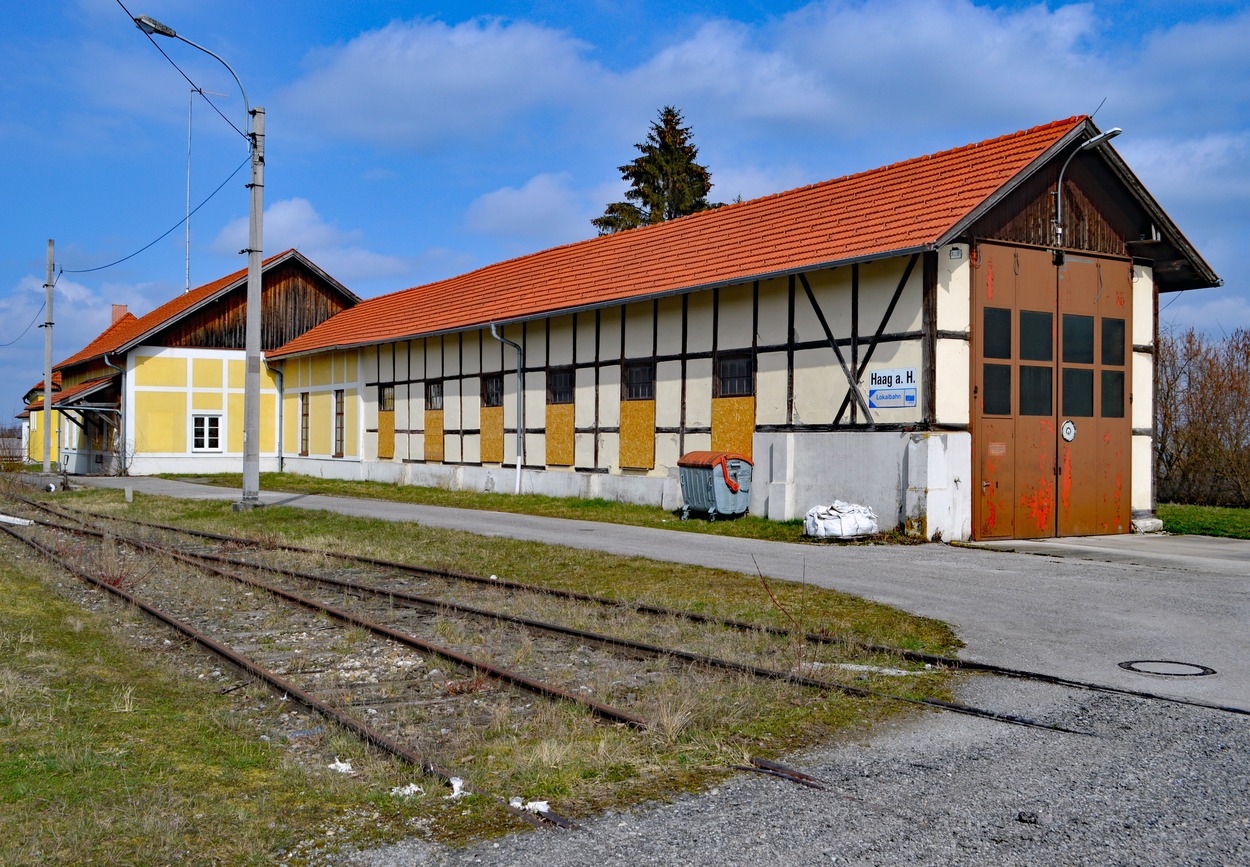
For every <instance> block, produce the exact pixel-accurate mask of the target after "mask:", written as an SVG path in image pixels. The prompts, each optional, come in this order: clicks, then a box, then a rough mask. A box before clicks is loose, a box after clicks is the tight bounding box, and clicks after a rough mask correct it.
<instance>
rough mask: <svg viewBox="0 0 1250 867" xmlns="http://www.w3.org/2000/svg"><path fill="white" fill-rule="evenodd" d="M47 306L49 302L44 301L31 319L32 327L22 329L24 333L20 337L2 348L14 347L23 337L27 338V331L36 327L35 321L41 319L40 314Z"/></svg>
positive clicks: (2, 345)
mask: <svg viewBox="0 0 1250 867" xmlns="http://www.w3.org/2000/svg"><path fill="white" fill-rule="evenodd" d="M47 305H48V302H47V301H44V302H43V303H42V304H40V305H39V309H38V310H36V311H35V315H34V316H33V317H31V320H30V325H27V326H26V327H25V328H23V329H22V333H21V334H19V335H17V337H14V338H13V339H12V340H10V341H9V342H8V343H0V347H5V346H12V345H13V344H14V343H17V342H18V341H19V340H21V339H22V338H23V337H25V336H26V332H27V331H30V329H31V328H32V327H33V326H34V324H35V320H37V319H38V318H39V314H40V313H42V312H43V308H44V307H46V306H47Z"/></svg>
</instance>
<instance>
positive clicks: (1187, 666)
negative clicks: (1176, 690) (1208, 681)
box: [1120, 659, 1215, 677]
mask: <svg viewBox="0 0 1250 867" xmlns="http://www.w3.org/2000/svg"><path fill="white" fill-rule="evenodd" d="M1120 668H1123V669H1124V670H1126V671H1134V672H1137V673H1138V674H1156V675H1161V676H1163V677H1205V676H1206V675H1208V674H1215V669H1214V668H1208V667H1207V666H1205V665H1197V664H1195V663H1192V662H1174V661H1172V660H1168V659H1134V660H1131V661H1129V662H1121V663H1120Z"/></svg>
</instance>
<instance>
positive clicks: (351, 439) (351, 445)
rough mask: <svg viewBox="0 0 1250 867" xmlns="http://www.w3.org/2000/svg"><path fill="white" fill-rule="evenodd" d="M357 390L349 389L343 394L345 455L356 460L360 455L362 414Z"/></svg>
mask: <svg viewBox="0 0 1250 867" xmlns="http://www.w3.org/2000/svg"><path fill="white" fill-rule="evenodd" d="M356 398H357V394H356V389H354V388H349V389H347V390H346V391H345V392H344V393H343V455H344V456H346V457H349V458H354V457H356V456H357V455H358V454H359V453H360V448H359V443H360V436H359V433H360V412H359V409H358V407H357V404H358V403H359V402H360V401H358V400H357V399H356Z"/></svg>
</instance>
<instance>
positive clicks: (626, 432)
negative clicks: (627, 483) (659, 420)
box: [621, 400, 655, 470]
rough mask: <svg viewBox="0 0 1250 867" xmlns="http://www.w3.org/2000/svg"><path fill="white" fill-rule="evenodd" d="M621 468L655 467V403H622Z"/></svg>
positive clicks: (643, 468)
mask: <svg viewBox="0 0 1250 867" xmlns="http://www.w3.org/2000/svg"><path fill="white" fill-rule="evenodd" d="M621 466H622V467H629V468H630V469H641V470H649V469H652V468H653V467H654V466H655V401H654V400H623V401H621Z"/></svg>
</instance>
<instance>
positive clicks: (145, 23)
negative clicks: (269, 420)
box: [134, 15, 265, 511]
mask: <svg viewBox="0 0 1250 867" xmlns="http://www.w3.org/2000/svg"><path fill="white" fill-rule="evenodd" d="M134 22H135V26H136V27H138V28H139V29H140V30H142V31H143V32H144V33H146V34H147V35H148V36H153V35H158V36H168V37H169V38H170V39H177V40H179V41H181V42H185V43H186V44H187V45H190V46H191V47H192V48H198V49H199V50H200V51H203V52H204V53H205V54H207V55H209V56H210V57H212V58H215V59H216V60H217V62H219V63H220V64H221V65H222V66H224V67H226V69H227V70H228V71H229V72H230V74H231V75H232V76H234V81H235V84H237V85H238V86H239V92H240V93H242V94H243V107H244V109H246V110H247V115H248V124H247V126H248V131H247V133H246V135H247V139H248V141H249V143H250V146H251V152H252V182H251V183H250V184H248V187H249V188H250V189H251V191H252V197H251V198H252V201H251V208H250V210H249V213H248V237H247V249H246V250H244V251H242V252H245V253H247V324H246V328H245V330H244V341H243V347H244V351H243V354H244V361H245V365H246V369H245V377H244V380H243V498H242V500H240V501H239V502H237V503H235V504H234V508H235V510H236V511H240V510H243V509H252V508H255V507H256V506H259V505H260V304H261V301H260V266H261V252H260V251H261V216H262V214H263V212H264V206H265V110H264V109H263V108H261V107H260V106H257V107H256V108H252V107H251V103H249V102H248V101H247V91H246V90H244V88H243V82H242V81H240V80H239V76H238V75H236V74H235V71H234V69H232V68H231V66H230V64H229V63H226V61H224V60H222V59H221V57H219V56H218V55H217V54H215V53H214V52H212V51H209V50H208V49H207V48H205V47H204V46H203V45H197V44H196V43H194V42H192V41H191V40H190V39H187V38H186V37H184V36H179V35H178V34H177V33H175V32H174V29H173V28H172V27H168V26H166V25H164V24H162V23H161V22H159V21H157V20H155V19H153V18H150V17H149V16H147V15H140V16H138V17H137V18H135V19H134Z"/></svg>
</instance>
